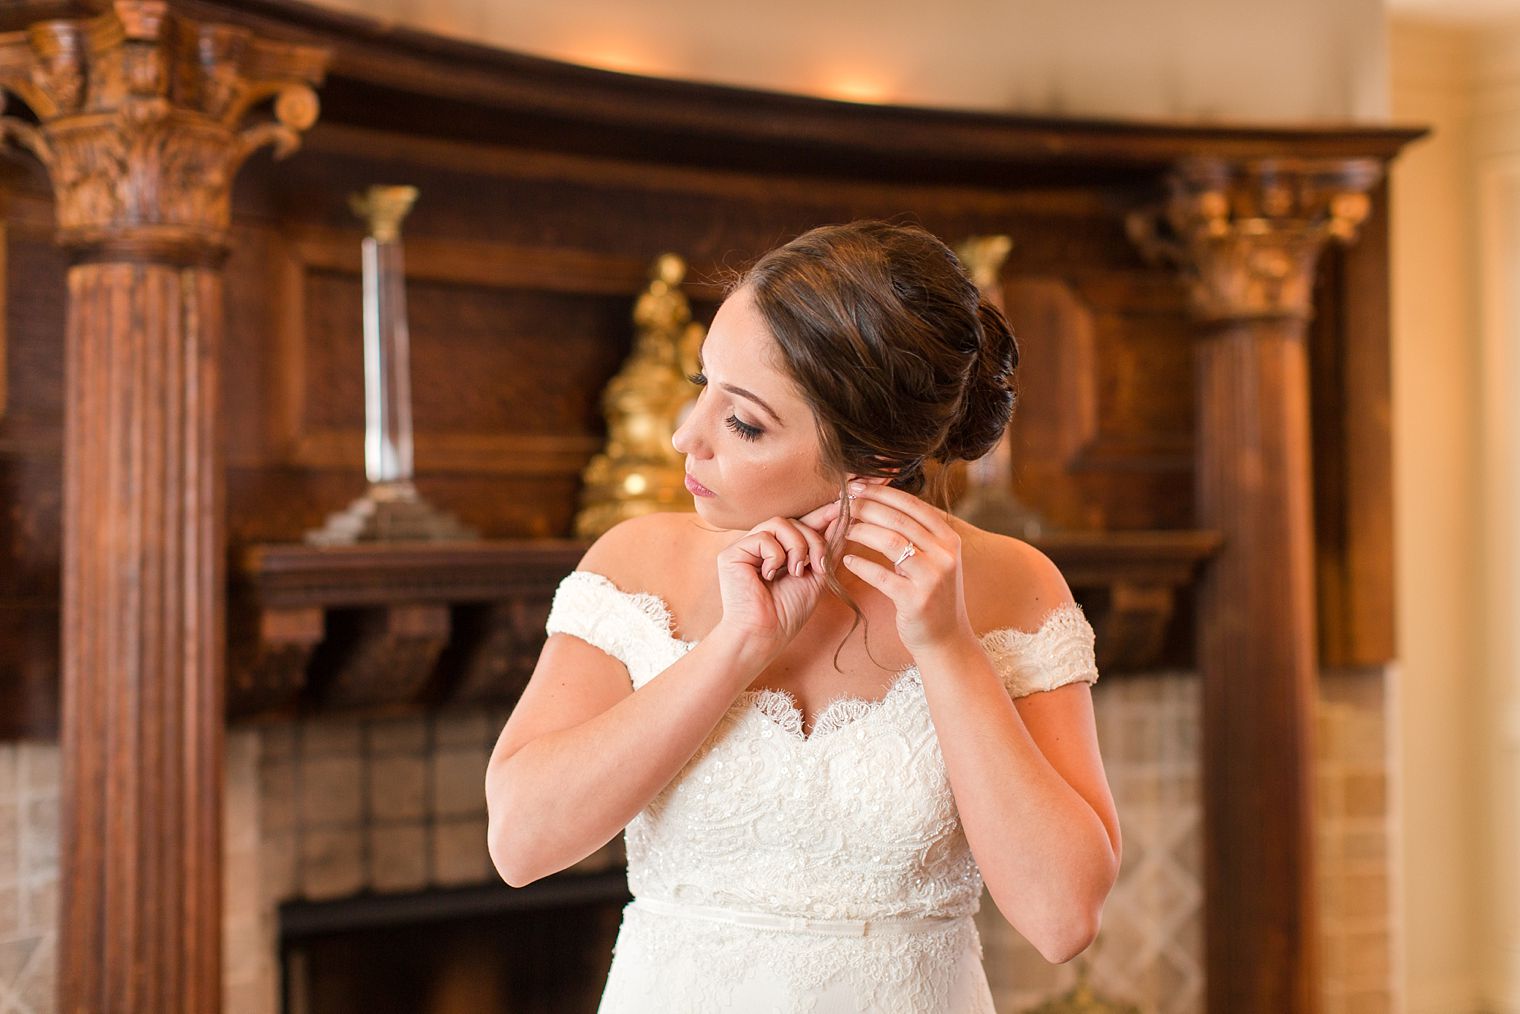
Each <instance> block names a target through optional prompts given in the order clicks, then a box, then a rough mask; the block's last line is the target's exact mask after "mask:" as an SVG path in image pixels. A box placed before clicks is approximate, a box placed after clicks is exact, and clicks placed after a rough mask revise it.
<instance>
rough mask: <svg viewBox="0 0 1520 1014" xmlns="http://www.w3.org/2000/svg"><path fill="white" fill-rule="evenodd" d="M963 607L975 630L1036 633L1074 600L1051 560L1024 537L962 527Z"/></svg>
mask: <svg viewBox="0 0 1520 1014" xmlns="http://www.w3.org/2000/svg"><path fill="white" fill-rule="evenodd" d="M956 529H957V531H959V532H960V533H961V561H962V566H963V567H964V574H965V582H966V583H965V589H966V609H967V610H968V612H969V613H970V614H971V619H972V622H973V625H974V626H975V627H976V628H977V629H978V630H992V629H996V628H1000V627H1016V628H1018V629H1020V630H1031V631H1032V630H1038V629H1040V627H1041V625H1042V624H1044V622H1045V619H1046V617H1048V616H1049V615H1050V613H1051V612H1052V611H1053V610H1055V609H1057V608H1058V607H1060V606H1063V605H1066V604H1068V603H1071V602H1073V601H1075V600H1074V599H1073V597H1072V594H1071V587H1070V586H1069V585H1068V584H1067V583H1066V578H1065V577H1064V576H1063V575H1062V574H1061V571H1060V569H1059V568H1058V567H1056V565H1055V562H1054V561H1053V560H1051V559H1050V557H1048V556H1046V555H1045V553H1043V552H1042V551H1041V550H1039V549H1037V548H1036V547H1034V546H1032V545H1030V544H1029V543H1027V542H1025V541H1024V540H1023V539H1017V538H1014V537H1013V536H1011V535H1003V534H1001V533H998V532H988V531H983V530H982V529H980V528H976V527H974V526H972V525H969V524H965V523H960V524H957V526H956Z"/></svg>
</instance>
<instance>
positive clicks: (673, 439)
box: [670, 398, 706, 457]
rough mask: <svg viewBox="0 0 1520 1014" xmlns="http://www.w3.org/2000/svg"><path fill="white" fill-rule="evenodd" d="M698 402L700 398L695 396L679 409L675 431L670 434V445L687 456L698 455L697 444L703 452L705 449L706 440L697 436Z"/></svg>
mask: <svg viewBox="0 0 1520 1014" xmlns="http://www.w3.org/2000/svg"><path fill="white" fill-rule="evenodd" d="M699 404H700V400H699V399H695V398H694V399H692V400H691V401H690V402H688V403H687V404H686V407H685V408H683V409H682V410H681V414H680V415H679V416H678V417H677V421H676V431H675V432H674V433H672V434H671V436H670V444H671V446H672V447H674V448H675V449H676V450H677V451H679V452H680V453H681V454H684V455H687V456H688V457H695V456H698V455H697V449H698V447H699V446H701V447H702V448H703V451H704V452H705V450H706V447H705V444H706V441H703V440H699V439H698V438H697V429H698V418H697V417H698V416H699V415H700V414H701V413H700V412H699V410H698V407H697V406H698V405H699Z"/></svg>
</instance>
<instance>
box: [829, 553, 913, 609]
mask: <svg viewBox="0 0 1520 1014" xmlns="http://www.w3.org/2000/svg"><path fill="white" fill-rule="evenodd" d="M842 562H843V563H844V565H845V566H846V567H848V568H850V570H851V571H853V572H854V573H855V574H856V575H857V576H859V577H860V579H861V580H862V581H864V582H865V583H866V584H869V585H870V586H871V587H873V588H876V589H878V590H879V591H881V592H883V593H885V594H886V595H887V597H888V598H890V599H891V600H892V601H893V603H894V604H895V603H896V602H897V599H898V596H899V595H901V594H902V592H903V590H904V589H905V588H906V587H908V586H910V585H911V582H909V580H908V579H907V578H905V577H903V576H902V575H901V574H899V573H897V572H896V571H891V570H888V569H887V568H885V567H883V566H882V565H881V564H879V563H872V562H871V561H870V560H864V559H861V558H860V557H858V556H854V555H850V554H846V556H845V558H844V560H843V561H842Z"/></svg>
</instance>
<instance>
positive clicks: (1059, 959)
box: [1039, 916, 1102, 965]
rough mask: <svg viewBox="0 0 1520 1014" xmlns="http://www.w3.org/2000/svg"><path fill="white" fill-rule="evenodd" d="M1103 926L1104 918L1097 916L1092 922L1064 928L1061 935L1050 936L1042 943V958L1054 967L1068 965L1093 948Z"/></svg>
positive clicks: (1040, 949) (1076, 923)
mask: <svg viewBox="0 0 1520 1014" xmlns="http://www.w3.org/2000/svg"><path fill="white" fill-rule="evenodd" d="M1101 924H1102V917H1101V916H1095V917H1094V918H1092V919H1091V920H1084V921H1081V922H1074V923H1072V924H1071V925H1070V926H1066V927H1063V932H1062V934H1061V935H1059V936H1050V937H1047V938H1045V939H1044V940H1042V941H1041V946H1040V948H1039V951H1040V956H1041V957H1043V958H1044V959H1045V960H1046V961H1048V962H1050V963H1051V964H1052V965H1064V964H1066V962H1068V961H1070V960H1071V959H1072V958H1075V957H1076V956H1077V955H1079V954H1081V953H1082V952H1083V951H1085V950H1087V948H1089V947H1091V946H1092V942H1093V941H1094V940H1096V939H1097V938H1098V929H1099V927H1100V925H1101Z"/></svg>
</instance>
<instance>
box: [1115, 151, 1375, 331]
mask: <svg viewBox="0 0 1520 1014" xmlns="http://www.w3.org/2000/svg"><path fill="white" fill-rule="evenodd" d="M1381 174H1382V167H1381V165H1380V164H1379V163H1378V162H1376V161H1375V160H1372V159H1340V160H1302V159H1272V160H1261V161H1255V162H1249V163H1232V162H1228V161H1225V160H1222V159H1196V160H1191V161H1188V162H1184V163H1182V164H1180V165H1179V166H1177V168H1176V169H1175V171H1173V173H1172V174H1171V175H1170V177H1169V178H1168V184H1169V188H1170V191H1171V193H1170V197H1169V198H1168V199H1167V200H1166V201H1165V202H1164V203H1163V204H1162V205H1161V206H1160V207H1158V208H1151V209H1146V210H1144V211H1139V212H1136V213H1134V214H1132V215H1131V216H1130V218H1129V223H1128V224H1129V232H1130V237H1131V239H1133V240H1134V242H1135V243H1136V244H1137V245H1138V246H1139V248H1140V250H1141V252H1142V253H1143V254H1145V255H1146V256H1147V257H1148V258H1149V259H1151V260H1152V261H1154V262H1162V263H1168V264H1171V265H1174V266H1176V267H1178V268H1180V269H1181V270H1182V272H1183V274H1184V276H1185V277H1186V278H1187V281H1188V284H1189V287H1190V291H1191V296H1192V308H1193V313H1194V315H1195V316H1196V317H1197V318H1198V319H1199V320H1201V321H1221V320H1242V319H1248V318H1260V317H1293V318H1298V319H1300V320H1307V319H1308V318H1309V317H1310V315H1311V313H1312V299H1311V297H1312V294H1313V289H1314V271H1315V265H1316V263H1317V261H1318V258H1319V253H1320V251H1321V250H1322V249H1323V248H1324V245H1325V243H1326V242H1327V241H1329V240H1337V241H1341V242H1350V241H1351V240H1353V239H1355V238H1356V230H1357V227H1358V226H1359V225H1360V224H1361V223H1362V221H1363V220H1364V219H1365V218H1366V217H1367V213H1368V210H1369V208H1370V201H1369V199H1368V196H1367V191H1368V190H1369V189H1370V188H1371V187H1372V186H1373V185H1374V184H1375V183H1376V182H1377V180H1378V178H1379V177H1380V176H1381Z"/></svg>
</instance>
